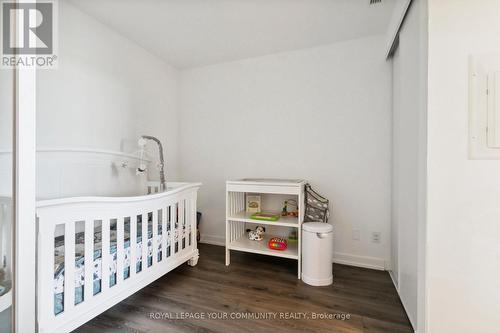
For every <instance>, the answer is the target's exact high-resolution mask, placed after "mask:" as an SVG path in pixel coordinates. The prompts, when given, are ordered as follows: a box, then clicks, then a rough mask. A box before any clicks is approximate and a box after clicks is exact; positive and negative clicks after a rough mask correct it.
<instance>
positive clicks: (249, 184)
mask: <svg viewBox="0 0 500 333" xmlns="http://www.w3.org/2000/svg"><path fill="white" fill-rule="evenodd" d="M304 185H305V181H304V180H293V179H256V178H245V179H242V180H235V181H227V182H226V266H229V264H230V251H231V250H234V251H243V252H250V253H258V254H263V255H268V256H275V257H283V258H289V259H295V260H297V277H298V278H299V279H300V277H301V233H302V228H301V227H302V222H303V216H304ZM247 194H251V195H255V194H258V195H261V196H262V197H263V198H264V200H263V202H262V207H264V208H266V201H269V202H271V203H268V206H267V207H271V206H272V209H271V210H272V211H276V212H280V211H281V207H280V206H279V204H278V203H279V202H282V201H280V199H282V198H290V199H294V200H296V201H297V205H298V217H290V216H286V217H283V216H282V217H281V218H280V219H279V220H278V221H260V220H254V219H251V218H250V215H252V214H251V213H247V212H246V199H245V198H246V195H247ZM273 204H274V205H273ZM265 210H266V211H267V209H265ZM257 225H262V226H264V227H267V228H268V229H269V230H270V232H266V233H265V236H264V240H262V241H251V240H249V239H248V237H247V233H246V229H247V228H248V229H253V228H255V227H256V226H257ZM290 228H295V229H297V235H298V240H297V242H288V247H287V249H286V250H284V251H278V250H271V249H269V248H268V247H267V243H268V241H269V239H270V238H272V237H276V236H278V237H285V236H286V233H287V232H289V231H290ZM266 231H268V230H266ZM273 233H274V234H273Z"/></svg>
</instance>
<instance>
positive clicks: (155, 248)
mask: <svg viewBox="0 0 500 333" xmlns="http://www.w3.org/2000/svg"><path fill="white" fill-rule="evenodd" d="M151 244H152V245H153V259H152V264H151V265H152V266H155V265H156V263H157V262H158V210H157V209H154V210H153V239H152V242H151Z"/></svg>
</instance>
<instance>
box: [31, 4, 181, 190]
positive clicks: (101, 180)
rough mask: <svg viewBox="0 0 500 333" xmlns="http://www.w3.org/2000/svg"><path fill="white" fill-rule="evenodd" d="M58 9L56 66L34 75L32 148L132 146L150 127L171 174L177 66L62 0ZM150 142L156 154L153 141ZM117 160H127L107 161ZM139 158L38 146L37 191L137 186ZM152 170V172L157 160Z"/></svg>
mask: <svg viewBox="0 0 500 333" xmlns="http://www.w3.org/2000/svg"><path fill="white" fill-rule="evenodd" d="M59 9H60V15H59V18H60V22H59V68H58V69H57V70H52V71H47V70H40V71H38V76H37V111H38V119H37V126H38V128H37V146H38V148H39V149H42V150H44V149H47V148H48V149H53V148H57V149H74V148H78V149H99V150H110V151H121V152H127V153H134V152H135V151H137V149H138V147H137V139H138V137H139V136H140V135H141V134H149V135H154V136H157V137H158V138H160V140H162V142H163V143H164V145H165V150H166V159H167V177H168V179H175V178H176V177H177V174H178V170H177V169H178V168H177V161H178V158H177V147H178V142H177V141H178V131H177V122H178V120H177V114H178V110H177V95H178V92H177V79H178V78H177V76H178V73H177V70H175V69H174V68H172V67H170V66H169V65H168V64H166V63H164V62H163V61H162V60H160V59H159V58H157V57H155V56H154V55H152V54H150V53H148V52H147V51H145V50H144V49H142V48H140V47H139V46H137V45H136V44H135V43H133V42H131V41H129V40H128V39H126V38H124V37H122V36H121V35H119V34H117V33H115V32H114V31H113V30H110V29H109V28H107V27H106V26H105V25H103V24H101V23H99V22H98V21H97V20H95V19H94V18H92V17H90V16H88V15H86V14H84V13H83V12H81V11H80V10H78V9H76V8H75V7H74V6H72V5H71V4H69V3H68V2H67V1H60V6H59ZM149 148H150V149H149V150H150V151H151V152H152V153H154V156H153V157H155V158H156V156H157V148H156V147H155V146H154V145H151V146H150V147H149ZM122 161H128V162H129V165H130V166H131V168H130V169H121V168H113V167H112V163H117V164H118V165H119V164H121V162H122ZM137 164H138V162H137V161H135V160H133V159H128V158H126V157H117V156H113V155H107V154H92V153H82V154H79V153H67V152H62V153H53V152H51V153H47V152H41V153H39V154H38V165H37V167H38V175H37V176H38V177H37V178H38V196H39V197H43V198H47V197H60V196H70V195H89V194H94V195H98V194H101V195H124V194H125V195H126V194H131V193H137V192H138V191H139V187H140V186H141V181H140V180H141V177H136V176H135V173H134V170H133V169H132V168H133V167H136V166H137ZM151 173H152V174H151V178H157V173H158V171H157V170H156V167H154V168H153V169H151ZM142 178H144V177H142Z"/></svg>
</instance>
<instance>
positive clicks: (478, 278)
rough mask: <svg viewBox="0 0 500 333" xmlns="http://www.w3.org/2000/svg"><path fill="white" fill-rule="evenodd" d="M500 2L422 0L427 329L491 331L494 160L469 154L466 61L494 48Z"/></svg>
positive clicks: (498, 269)
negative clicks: (425, 9)
mask: <svg viewBox="0 0 500 333" xmlns="http://www.w3.org/2000/svg"><path fill="white" fill-rule="evenodd" d="M499 17H500V2H499V1H495V0H484V1H468V0H429V101H428V130H429V135H428V140H429V141H428V147H429V171H428V173H429V179H428V195H429V197H428V223H427V229H428V230H427V237H428V239H427V241H428V245H427V246H428V247H427V281H426V282H427V291H428V293H427V297H428V332H431V333H434V332H439V333H447V332H453V333H459V332H481V333H489V332H498V331H499V327H500V316H499V315H498V309H499V308H500V293H499V292H498V280H499V276H500V265H499V264H498V259H499V258H500V241H499V240H500V223H499V221H500V161H499V160H469V159H468V149H467V147H468V142H467V139H468V87H469V83H468V61H469V56H470V55H475V54H490V53H493V54H500V43H498V36H500V20H499Z"/></svg>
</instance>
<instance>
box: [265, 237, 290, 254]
mask: <svg viewBox="0 0 500 333" xmlns="http://www.w3.org/2000/svg"><path fill="white" fill-rule="evenodd" d="M267 246H268V247H269V248H270V249H271V250H278V251H284V250H286V248H287V247H288V243H287V241H286V239H284V238H281V237H273V238H271V239H270V240H269V242H268V243H267Z"/></svg>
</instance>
